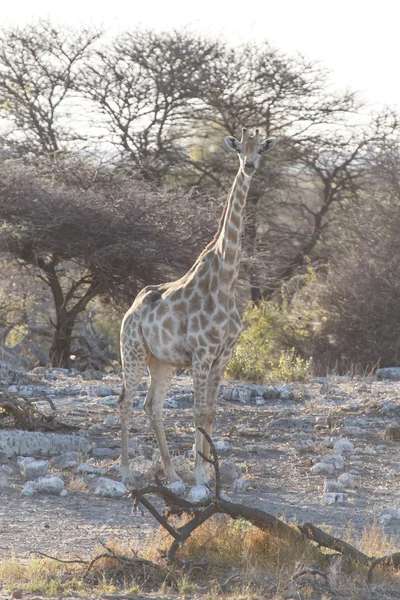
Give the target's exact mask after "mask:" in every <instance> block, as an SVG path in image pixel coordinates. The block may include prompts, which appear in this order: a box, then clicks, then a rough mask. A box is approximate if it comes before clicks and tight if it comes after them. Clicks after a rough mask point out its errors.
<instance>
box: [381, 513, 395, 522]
mask: <svg viewBox="0 0 400 600" xmlns="http://www.w3.org/2000/svg"><path fill="white" fill-rule="evenodd" d="M392 518H393V517H392V515H391V514H390V513H384V514H383V515H381V516H380V517H379V518H378V523H379V524H380V525H389V523H390V521H391V520H392Z"/></svg>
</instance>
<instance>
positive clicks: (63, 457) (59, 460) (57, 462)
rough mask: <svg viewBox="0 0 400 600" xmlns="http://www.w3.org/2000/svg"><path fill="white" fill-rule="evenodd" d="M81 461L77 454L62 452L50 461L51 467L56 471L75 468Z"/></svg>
mask: <svg viewBox="0 0 400 600" xmlns="http://www.w3.org/2000/svg"><path fill="white" fill-rule="evenodd" d="M80 461H81V455H80V454H79V452H72V451H71V452H64V453H63V454H60V456H55V457H54V458H53V460H52V461H51V462H52V464H53V466H55V467H57V469H69V468H70V467H76V466H77V465H79V463H80Z"/></svg>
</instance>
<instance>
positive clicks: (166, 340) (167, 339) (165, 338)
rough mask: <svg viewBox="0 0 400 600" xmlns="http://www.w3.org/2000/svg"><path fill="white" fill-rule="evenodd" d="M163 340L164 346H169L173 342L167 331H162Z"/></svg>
mask: <svg viewBox="0 0 400 600" xmlns="http://www.w3.org/2000/svg"><path fill="white" fill-rule="evenodd" d="M161 340H162V343H163V344H169V343H170V341H171V335H170V334H169V333H168V331H165V329H162V330H161Z"/></svg>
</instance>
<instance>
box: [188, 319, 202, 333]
mask: <svg viewBox="0 0 400 600" xmlns="http://www.w3.org/2000/svg"><path fill="white" fill-rule="evenodd" d="M199 329H200V325H199V319H198V317H197V316H196V315H195V316H194V317H191V319H190V330H191V331H199Z"/></svg>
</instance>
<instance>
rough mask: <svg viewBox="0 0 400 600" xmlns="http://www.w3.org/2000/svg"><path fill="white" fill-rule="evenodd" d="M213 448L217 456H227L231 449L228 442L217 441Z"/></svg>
mask: <svg viewBox="0 0 400 600" xmlns="http://www.w3.org/2000/svg"><path fill="white" fill-rule="evenodd" d="M214 446H215V449H216V451H217V452H218V453H219V454H227V453H228V452H230V451H231V448H232V446H231V444H230V442H228V441H226V440H217V441H216V442H214Z"/></svg>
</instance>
